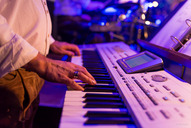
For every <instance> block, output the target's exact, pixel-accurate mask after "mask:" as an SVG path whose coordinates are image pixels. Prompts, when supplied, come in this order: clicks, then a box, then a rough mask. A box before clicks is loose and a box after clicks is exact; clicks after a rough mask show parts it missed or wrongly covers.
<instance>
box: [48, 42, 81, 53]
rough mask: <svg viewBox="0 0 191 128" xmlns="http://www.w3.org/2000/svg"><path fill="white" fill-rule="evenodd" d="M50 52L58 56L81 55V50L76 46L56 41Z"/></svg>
mask: <svg viewBox="0 0 191 128" xmlns="http://www.w3.org/2000/svg"><path fill="white" fill-rule="evenodd" d="M50 50H51V51H52V52H53V53H55V54H58V55H68V56H74V55H80V50H79V48H78V46H77V45H75V44H69V43H67V42H59V41H55V42H54V43H53V44H51V45H50Z"/></svg>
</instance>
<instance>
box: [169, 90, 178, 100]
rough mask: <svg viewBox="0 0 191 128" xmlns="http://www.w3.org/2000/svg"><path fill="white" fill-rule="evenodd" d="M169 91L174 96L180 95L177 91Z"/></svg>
mask: <svg viewBox="0 0 191 128" xmlns="http://www.w3.org/2000/svg"><path fill="white" fill-rule="evenodd" d="M170 93H171V94H172V95H173V96H174V97H176V98H177V97H179V96H180V95H179V94H178V93H177V92H174V91H171V92H170Z"/></svg>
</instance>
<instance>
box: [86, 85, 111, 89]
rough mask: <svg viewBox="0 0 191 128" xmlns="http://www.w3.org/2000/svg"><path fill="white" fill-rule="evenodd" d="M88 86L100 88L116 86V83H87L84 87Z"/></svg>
mask: <svg viewBox="0 0 191 128" xmlns="http://www.w3.org/2000/svg"><path fill="white" fill-rule="evenodd" d="M86 87H99V88H104V87H105V88H115V85H114V84H108V85H104V84H99V85H98V84H96V85H89V84H85V85H84V88H86Z"/></svg>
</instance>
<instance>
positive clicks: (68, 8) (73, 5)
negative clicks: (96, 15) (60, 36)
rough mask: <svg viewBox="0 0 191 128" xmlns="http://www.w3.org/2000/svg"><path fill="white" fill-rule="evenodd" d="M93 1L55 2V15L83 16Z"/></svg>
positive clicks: (63, 0)
mask: <svg viewBox="0 0 191 128" xmlns="http://www.w3.org/2000/svg"><path fill="white" fill-rule="evenodd" d="M90 1H91V0H55V11H54V14H55V15H66V16H77V15H81V14H82V9H83V8H86V7H87V6H88V4H89V3H90Z"/></svg>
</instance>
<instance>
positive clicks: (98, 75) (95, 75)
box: [93, 74, 110, 78]
mask: <svg viewBox="0 0 191 128" xmlns="http://www.w3.org/2000/svg"><path fill="white" fill-rule="evenodd" d="M93 76H94V77H100V78H101V77H110V76H109V74H93Z"/></svg>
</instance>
